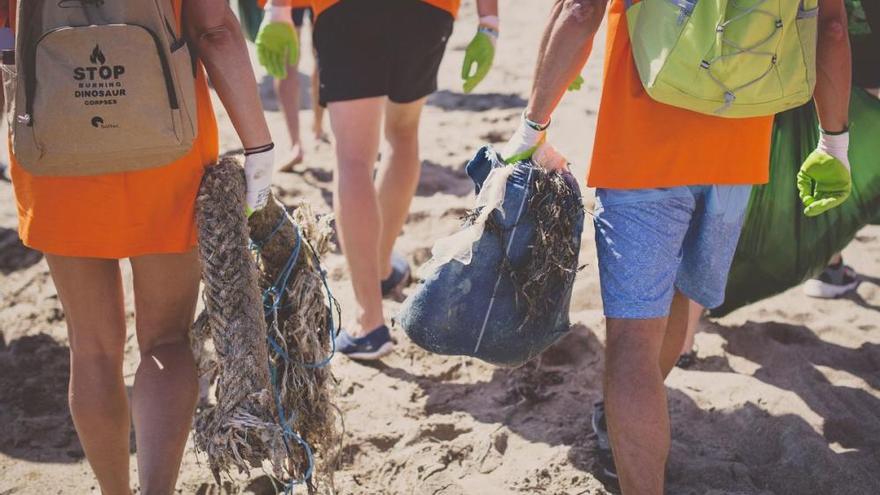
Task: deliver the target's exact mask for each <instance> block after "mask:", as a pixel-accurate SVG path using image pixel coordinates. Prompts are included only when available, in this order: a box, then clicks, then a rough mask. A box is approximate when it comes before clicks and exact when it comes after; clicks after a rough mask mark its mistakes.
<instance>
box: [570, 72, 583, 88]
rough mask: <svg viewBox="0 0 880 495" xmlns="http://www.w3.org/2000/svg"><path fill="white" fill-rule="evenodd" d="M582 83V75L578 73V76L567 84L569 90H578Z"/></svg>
mask: <svg viewBox="0 0 880 495" xmlns="http://www.w3.org/2000/svg"><path fill="white" fill-rule="evenodd" d="M583 85H584V76H582V75H580V74H578V76H577V77H576V78H575V79H574V81H572V82H571V84H569V85H568V90H569V91H580V90H581V87H582V86H583Z"/></svg>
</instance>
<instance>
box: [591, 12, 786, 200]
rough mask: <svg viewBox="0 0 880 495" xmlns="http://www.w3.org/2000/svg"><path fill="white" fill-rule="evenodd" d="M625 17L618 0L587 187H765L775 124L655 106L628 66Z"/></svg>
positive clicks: (632, 67)
mask: <svg viewBox="0 0 880 495" xmlns="http://www.w3.org/2000/svg"><path fill="white" fill-rule="evenodd" d="M624 10H625V7H624V2H623V0H614V2H613V3H612V4H611V7H610V10H609V13H608V41H607V44H606V50H607V53H606V55H605V82H604V84H603V88H604V89H603V92H602V101H601V104H600V106H599V120H598V122H597V128H596V140H595V144H594V146H593V161H592V165H591V167H590V173H589V178H588V180H587V182H588V184H589V186H591V187H601V188H609V189H645V188H656V187H674V186H686V185H713V184H762V183H765V182H767V180H768V175H769V168H770V137H771V130H772V126H773V117H772V116H768V117H757V118H749V119H728V118H723V117H715V116H711V115H704V114H700V113H696V112H691V111H688V110H684V109H681V108H677V107H673V106H670V105H666V104H663V103H659V102H657V101H654V100H652V99H651V98H650V97H649V96H648V94H647V93H646V92H645V89H644V87H642V83H641V80H640V79H639V74H638V69H636V65H635V61H634V60H633V55H632V49H631V45H630V41H629V32H628V30H627V24H626V15H625V13H624Z"/></svg>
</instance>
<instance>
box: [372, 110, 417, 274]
mask: <svg viewBox="0 0 880 495" xmlns="http://www.w3.org/2000/svg"><path fill="white" fill-rule="evenodd" d="M425 100H426V98H422V99H420V100H417V101H414V102H412V103H406V104H399V103H393V102H390V101H389V102H388V103H387V105H386V106H385V109H386V110H385V111H386V114H385V139H387V140H388V144H390V147H391V152H390V153H389V154H388V159H387V160H385V162H384V163H383V164H382V166H381V167H380V168H379V173H378V176H377V180H376V189H377V191H378V193H379V212H380V214H381V216H382V238H381V240H380V243H379V261H380V262H381V268H382V271H381V275H382V279H385V278H388V276H389V275H390V274H391V251H392V250H393V249H394V243H395V241H397V237H398V236H399V235H400V231H401V229H402V228H403V224H404V223H405V222H406V217H407V216H408V215H409V206H410V203H412V199H413V196H414V195H415V193H416V188H417V187H418V185H419V175H420V173H421V163H420V161H419V119H420V118H421V115H422V108H423V107H424V106H425Z"/></svg>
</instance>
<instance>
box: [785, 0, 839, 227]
mask: <svg viewBox="0 0 880 495" xmlns="http://www.w3.org/2000/svg"><path fill="white" fill-rule="evenodd" d="M818 23H819V31H818V45H817V50H816V89H815V93H814V100H815V103H816V113H817V114H818V116H819V125H820V128H821V130H820V135H819V145H818V148H817V149H816V151H814V152H813V153H812V154H810V155H809V156H808V157H807V160H806V161H805V162H804V164H803V165H802V167H801V170H800V171H799V173H798V191H799V193H800V197H801V200H802V201H803V203H804V214H805V215H807V216H816V215H820V214H822V213H824V212H826V211H828V210H830V209H831V208H834V207H836V206H838V205H840V204H842V203H843V202H844V201H846V199H847V198H848V197H849V194H850V192H851V189H852V179H851V176H850V163H849V156H848V151H849V132H847V131H848V124H849V101H850V90H851V85H852V53H851V51H850V45H849V32H848V26H847V14H846V8H845V6H844V2H843V0H819V19H818Z"/></svg>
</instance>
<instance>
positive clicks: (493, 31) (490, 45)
mask: <svg viewBox="0 0 880 495" xmlns="http://www.w3.org/2000/svg"><path fill="white" fill-rule="evenodd" d="M497 42H498V17H495V16H486V17H482V18H480V27H479V29H477V34H476V35H474V38H473V39H472V40H471V42H470V44H468V46H467V49H466V50H465V52H464V63H463V64H462V66H461V80H462V88H463V90H464V92H465V93H470V92H471V91H473V90H474V88H476V87H477V85H478V84H480V82H481V81H482V80H483V79H484V78H485V77H486V75H487V74H488V73H489V69H491V68H492V62H493V61H494V60H495V44H496V43H497Z"/></svg>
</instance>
